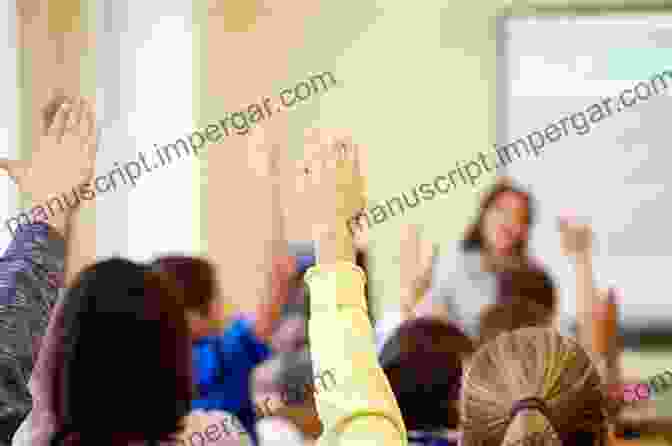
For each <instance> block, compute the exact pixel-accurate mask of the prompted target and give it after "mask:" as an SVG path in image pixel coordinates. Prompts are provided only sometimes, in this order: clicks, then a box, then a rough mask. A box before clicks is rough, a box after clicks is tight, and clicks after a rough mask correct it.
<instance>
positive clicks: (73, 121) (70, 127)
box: [65, 99, 82, 133]
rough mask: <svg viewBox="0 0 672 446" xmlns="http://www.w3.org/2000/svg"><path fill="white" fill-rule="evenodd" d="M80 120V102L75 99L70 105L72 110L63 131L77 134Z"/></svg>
mask: <svg viewBox="0 0 672 446" xmlns="http://www.w3.org/2000/svg"><path fill="white" fill-rule="evenodd" d="M81 119H82V100H81V99H75V100H74V101H73V104H72V109H71V110H70V114H69V115H68V120H67V123H66V126H65V129H66V130H67V131H68V132H75V133H78V130H79V129H78V127H79V122H80V121H81Z"/></svg>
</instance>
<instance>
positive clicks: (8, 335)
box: [0, 223, 65, 444]
mask: <svg viewBox="0 0 672 446" xmlns="http://www.w3.org/2000/svg"><path fill="white" fill-rule="evenodd" d="M64 256H65V240H63V239H62V238H61V237H60V236H59V235H58V234H57V233H56V232H55V231H53V230H51V229H50V228H49V226H48V225H46V224H44V223H36V224H30V225H25V226H23V228H22V229H21V230H20V231H18V232H17V234H16V235H15V237H14V239H13V240H12V242H11V244H10V246H9V247H8V248H7V250H6V251H5V254H4V255H3V256H2V257H1V258H0V444H2V441H6V440H7V439H8V438H11V436H12V434H13V433H14V430H16V428H17V427H18V423H20V422H21V420H22V419H23V417H24V416H25V415H26V413H27V412H28V411H29V410H30V406H31V398H30V393H29V391H28V387H27V385H28V379H29V377H30V373H31V372H32V369H33V366H34V363H35V358H36V357H37V350H38V349H39V345H40V339H41V336H42V335H43V333H44V331H45V330H46V327H47V324H48V322H49V314H50V311H51V309H52V307H53V305H54V303H55V302H56V299H57V297H58V294H59V287H60V282H61V280H60V278H61V277H62V275H63V263H64Z"/></svg>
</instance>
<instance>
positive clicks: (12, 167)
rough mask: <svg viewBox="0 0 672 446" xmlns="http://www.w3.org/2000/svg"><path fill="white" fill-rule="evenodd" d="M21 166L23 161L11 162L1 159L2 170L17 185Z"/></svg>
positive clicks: (0, 167)
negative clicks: (18, 171)
mask: <svg viewBox="0 0 672 446" xmlns="http://www.w3.org/2000/svg"><path fill="white" fill-rule="evenodd" d="M20 165H21V161H16V160H9V159H6V158H0V169H2V170H4V171H5V172H7V175H9V177H10V178H11V179H12V180H13V181H14V182H15V183H16V182H17V174H16V171H17V170H18V169H17V168H18V167H19V166H20Z"/></svg>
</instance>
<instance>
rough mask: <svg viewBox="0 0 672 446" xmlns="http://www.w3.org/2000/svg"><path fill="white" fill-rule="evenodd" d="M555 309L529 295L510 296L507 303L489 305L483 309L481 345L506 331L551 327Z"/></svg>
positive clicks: (479, 342) (481, 316) (481, 315)
mask: <svg viewBox="0 0 672 446" xmlns="http://www.w3.org/2000/svg"><path fill="white" fill-rule="evenodd" d="M552 318H553V311H551V310H549V308H548V307H545V306H543V305H540V304H538V303H537V302H535V301H533V300H531V299H529V298H527V297H510V298H508V299H507V302H506V303H497V304H493V305H489V306H487V307H486V308H484V309H483V310H482V311H481V314H480V330H479V340H478V344H479V345H484V344H486V343H488V342H490V341H491V340H493V339H495V338H496V337H497V336H499V335H500V334H502V333H504V332H511V331H515V330H518V329H519V328H525V327H549V326H550V325H551V324H552Z"/></svg>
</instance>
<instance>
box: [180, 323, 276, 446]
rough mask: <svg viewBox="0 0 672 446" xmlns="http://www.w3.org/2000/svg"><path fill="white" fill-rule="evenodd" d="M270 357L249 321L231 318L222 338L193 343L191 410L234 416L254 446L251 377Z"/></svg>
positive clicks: (215, 337) (210, 337)
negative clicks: (210, 411) (193, 389)
mask: <svg viewBox="0 0 672 446" xmlns="http://www.w3.org/2000/svg"><path fill="white" fill-rule="evenodd" d="M270 356H271V350H270V348H269V347H268V345H266V344H265V343H263V342H262V341H261V340H259V339H258V338H257V337H256V335H255V334H254V329H253V325H252V322H251V321H250V320H248V319H245V318H242V317H239V318H236V319H234V321H233V323H231V325H230V326H229V327H228V328H227V329H226V330H225V331H224V333H222V334H221V335H218V336H208V337H204V338H201V339H199V340H197V341H196V342H194V344H193V361H194V368H193V369H194V378H195V380H196V388H197V391H198V396H197V399H195V400H193V401H192V409H201V410H222V411H226V412H229V413H232V414H234V415H236V417H238V419H239V420H240V423H241V424H242V425H243V427H244V428H245V430H246V431H247V433H248V434H249V435H250V437H251V438H252V441H253V442H254V444H257V435H256V431H255V427H254V426H255V422H256V418H257V417H256V413H255V410H254V409H255V407H254V402H253V401H252V397H251V392H250V376H251V373H252V370H253V369H254V368H255V367H256V366H257V365H259V364H260V363H262V362H264V361H265V360H267V359H269V358H270Z"/></svg>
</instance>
